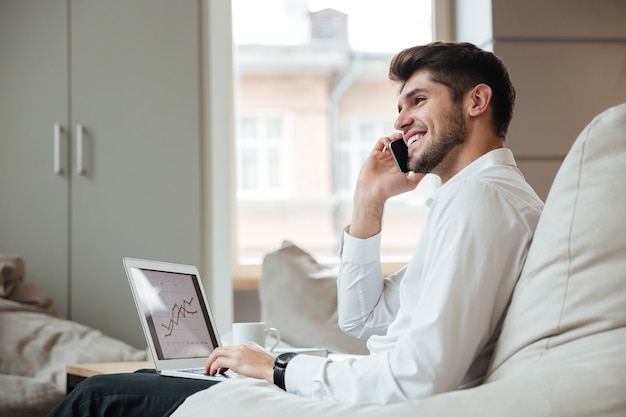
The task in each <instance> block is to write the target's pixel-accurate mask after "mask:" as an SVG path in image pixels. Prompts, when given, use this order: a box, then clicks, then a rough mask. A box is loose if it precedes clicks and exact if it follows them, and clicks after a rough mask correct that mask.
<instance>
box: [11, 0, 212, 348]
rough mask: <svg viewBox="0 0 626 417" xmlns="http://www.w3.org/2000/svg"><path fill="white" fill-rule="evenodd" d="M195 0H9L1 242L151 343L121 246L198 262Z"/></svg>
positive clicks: (69, 311)
mask: <svg viewBox="0 0 626 417" xmlns="http://www.w3.org/2000/svg"><path fill="white" fill-rule="evenodd" d="M198 12H199V4H198V1H195V0H177V1H171V0H131V1H127V0H113V1H111V0H107V1H95V0H19V1H17V0H0V253H17V254H20V255H22V256H23V257H24V260H25V264H26V274H27V275H26V276H27V280H28V281H30V282H33V283H35V284H36V285H38V286H39V287H40V288H42V289H43V290H44V291H45V292H47V293H48V294H50V295H51V296H52V297H53V298H54V301H55V303H56V305H57V307H58V308H59V309H60V310H61V311H62V312H63V313H64V314H65V315H67V317H68V318H71V319H72V320H75V321H78V322H82V323H85V324H87V325H90V326H93V327H96V328H98V329H101V330H102V331H103V332H105V333H106V334H109V335H111V336H113V337H117V338H120V339H122V340H125V341H127V342H129V343H131V344H134V345H136V346H138V347H141V346H144V345H145V340H144V337H143V335H142V333H141V329H140V325H139V321H138V317H137V312H136V310H135V307H134V304H133V303H132V298H131V294H130V289H129V286H128V282H127V279H126V276H125V273H124V270H123V267H122V257H124V256H132V257H143V258H151V259H160V260H169V261H174V262H181V263H191V264H195V265H199V264H200V262H201V245H202V242H201V240H202V239H201V238H202V236H201V233H202V213H201V204H202V193H203V190H202V178H203V177H202V140H201V132H202V126H201V114H200V112H201V108H202V105H201V103H202V101H201V93H202V91H201V80H200V77H201V71H200V65H201V62H200V58H199V57H200V37H201V30H200V19H199V17H198Z"/></svg>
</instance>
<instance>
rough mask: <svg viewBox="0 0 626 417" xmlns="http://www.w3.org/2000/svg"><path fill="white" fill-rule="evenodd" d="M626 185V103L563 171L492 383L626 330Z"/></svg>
mask: <svg viewBox="0 0 626 417" xmlns="http://www.w3.org/2000/svg"><path fill="white" fill-rule="evenodd" d="M625 178H626V104H622V105H620V106H616V107H613V108H610V109H608V110H606V111H605V112H603V113H601V114H600V115H598V116H597V117H596V118H595V119H594V120H593V121H592V122H591V123H590V124H589V125H588V126H587V127H586V128H585V129H584V130H583V132H582V133H581V134H580V136H579V137H578V139H577V140H576V142H575V143H574V145H573V147H572V148H571V150H570V152H569V153H568V155H567V157H566V158H565V160H564V161H563V164H562V165H561V168H560V170H559V172H558V174H557V176H556V178H555V180H554V182H553V185H552V188H551V189H550V193H549V195H548V198H547V200H546V205H545V208H544V211H543V214H542V216H541V219H540V221H539V224H538V226H537V231H536V233H535V237H534V240H533V243H532V245H531V248H530V251H529V253H528V258H527V260H526V264H525V266H524V269H523V271H522V275H521V277H520V280H519V282H518V284H517V287H516V289H515V291H514V293H513V297H512V300H511V304H510V307H509V310H508V313H507V316H506V319H505V321H504V325H503V328H502V333H501V335H500V338H499V340H498V343H497V346H496V350H495V354H494V357H493V359H492V365H491V370H490V374H491V375H490V376H489V377H488V378H487V382H489V381H490V380H491V381H493V380H496V379H501V378H507V377H510V376H512V375H517V374H526V373H528V372H529V371H531V370H532V366H535V367H536V366H541V365H540V361H541V359H542V358H543V357H544V356H545V355H547V353H548V352H549V351H552V352H551V354H552V355H555V354H557V353H558V352H559V347H561V346H564V345H566V344H568V343H571V342H572V341H576V340H579V339H581V338H585V337H588V336H591V335H594V334H597V333H601V332H609V331H611V330H612V329H619V328H621V327H624V326H625V325H626V303H625V300H626V238H625V236H626V221H624V220H625V215H624V213H626V193H624V179H625ZM605 342H606V341H605ZM586 348H590V347H589V346H586ZM592 348H593V349H598V350H601V349H603V348H604V346H603V345H597V346H593V347H592ZM580 353H581V354H584V352H580Z"/></svg>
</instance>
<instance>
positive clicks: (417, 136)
mask: <svg viewBox="0 0 626 417" xmlns="http://www.w3.org/2000/svg"><path fill="white" fill-rule="evenodd" d="M423 137H424V133H416V134H414V135H413V136H411V137H410V138H409V139H408V140H407V141H406V143H407V145H408V146H411V145H412V144H414V143H415V142H417V141H418V140H420V139H422V138H423Z"/></svg>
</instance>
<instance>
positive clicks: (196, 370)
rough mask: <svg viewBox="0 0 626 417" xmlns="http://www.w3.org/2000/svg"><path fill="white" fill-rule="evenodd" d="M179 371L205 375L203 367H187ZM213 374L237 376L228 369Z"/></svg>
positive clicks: (225, 376)
mask: <svg viewBox="0 0 626 417" xmlns="http://www.w3.org/2000/svg"><path fill="white" fill-rule="evenodd" d="M179 371H180V372H187V373H190V374H199V375H206V370H205V369H204V368H189V369H179ZM214 376H218V377H219V376H223V377H224V378H232V377H235V376H237V374H236V373H235V372H233V371H231V370H230V369H229V370H228V371H226V372H225V373H223V374H215V375H214Z"/></svg>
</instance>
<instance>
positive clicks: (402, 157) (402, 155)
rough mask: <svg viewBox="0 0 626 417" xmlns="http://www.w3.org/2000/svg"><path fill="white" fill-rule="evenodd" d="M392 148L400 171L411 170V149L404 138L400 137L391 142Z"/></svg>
mask: <svg viewBox="0 0 626 417" xmlns="http://www.w3.org/2000/svg"><path fill="white" fill-rule="evenodd" d="M390 149H391V154H392V155H393V159H395V160H396V165H398V168H399V169H400V171H402V172H404V173H407V172H409V167H408V162H409V150H408V149H407V147H406V143H404V139H398V140H394V141H393V142H391V146H390Z"/></svg>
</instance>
